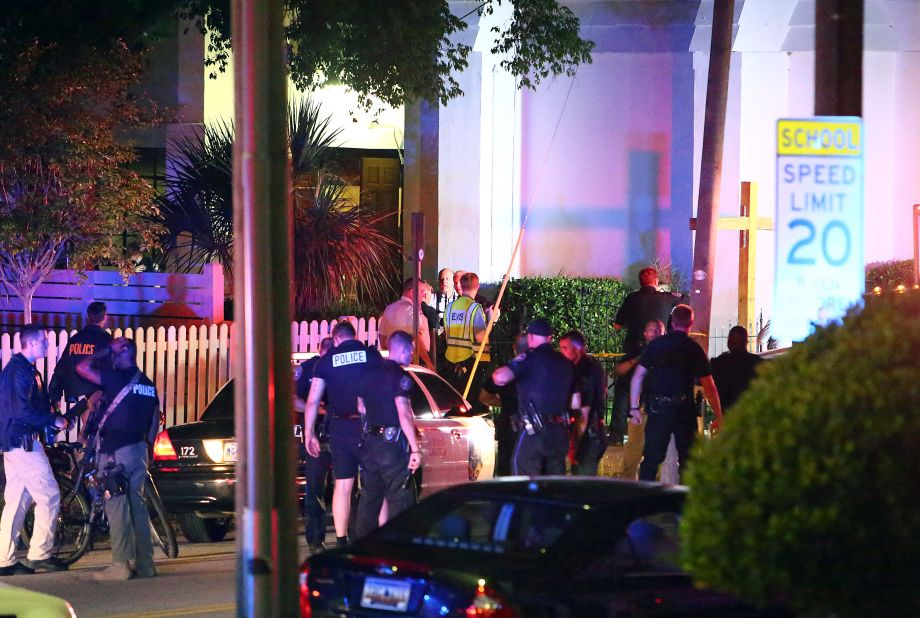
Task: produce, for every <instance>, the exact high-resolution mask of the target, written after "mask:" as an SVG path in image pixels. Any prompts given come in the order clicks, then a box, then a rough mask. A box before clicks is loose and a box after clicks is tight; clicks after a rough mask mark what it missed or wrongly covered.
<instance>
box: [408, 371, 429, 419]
mask: <svg viewBox="0 0 920 618" xmlns="http://www.w3.org/2000/svg"><path fill="white" fill-rule="evenodd" d="M413 375H414V376H415V377H416V378H418V374H417V373H414V374H413ZM409 401H410V402H411V403H412V412H413V414H415V417H416V418H434V414H432V412H431V404H429V403H428V398H427V397H426V396H425V393H423V392H422V389H421V387H420V386H419V385H418V382H416V381H415V380H413V381H412V394H411V395H410V396H409Z"/></svg>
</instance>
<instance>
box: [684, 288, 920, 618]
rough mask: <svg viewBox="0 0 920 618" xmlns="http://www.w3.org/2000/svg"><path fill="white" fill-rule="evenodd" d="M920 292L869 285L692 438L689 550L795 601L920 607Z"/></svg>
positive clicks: (905, 610)
mask: <svg viewBox="0 0 920 618" xmlns="http://www.w3.org/2000/svg"><path fill="white" fill-rule="evenodd" d="M918 358H920V294H918V293H907V294H903V295H889V296H882V297H878V298H870V299H868V301H867V306H866V308H865V309H864V310H863V311H862V312H861V313H860V312H856V311H853V312H851V314H850V315H848V316H847V318H846V319H845V321H844V324H843V326H830V327H827V328H823V329H820V330H818V331H817V332H816V333H815V334H814V335H812V336H811V337H809V338H808V339H807V340H806V341H805V342H804V343H803V344H801V345H799V346H796V347H794V348H793V349H792V350H791V351H790V352H789V353H787V354H785V355H784V356H782V357H780V358H778V359H776V360H772V361H769V362H767V363H765V366H764V367H762V369H761V371H760V373H759V375H758V377H757V378H756V379H755V381H754V382H753V383H752V385H751V388H750V389H749V390H748V391H747V392H746V393H745V394H744V395H743V396H742V398H741V400H740V401H739V402H738V403H737V404H736V406H735V407H733V408H732V410H731V412H729V414H728V415H727V419H726V425H725V428H724V432H723V434H722V435H721V436H720V437H718V438H717V439H715V440H712V441H707V443H706V444H700V445H698V447H697V450H696V451H695V458H694V459H693V460H692V461H691V462H690V469H689V475H688V484H689V485H690V486H691V487H692V489H691V492H690V494H689V497H688V499H687V506H686V509H685V513H684V518H683V524H682V525H683V531H682V533H683V539H684V547H683V553H684V555H683V561H684V565H685V566H686V568H687V569H688V570H689V571H690V572H691V573H692V574H693V575H694V576H695V578H696V579H697V580H698V581H699V582H700V583H702V584H704V585H708V586H712V587H716V588H719V589H723V590H726V591H728V592H732V593H734V594H737V595H739V596H741V597H744V598H747V599H749V600H751V601H754V602H758V603H762V604H766V603H770V602H773V601H785V602H789V603H791V604H792V606H793V607H794V608H795V609H796V610H798V611H799V612H801V613H802V614H803V615H815V616H828V615H836V616H881V615H885V616H908V615H911V616H917V615H920V593H918V591H920V585H918V582H920V566H918V564H920V562H918V560H920V491H918V490H917V484H918V479H920V414H918V402H920V362H918Z"/></svg>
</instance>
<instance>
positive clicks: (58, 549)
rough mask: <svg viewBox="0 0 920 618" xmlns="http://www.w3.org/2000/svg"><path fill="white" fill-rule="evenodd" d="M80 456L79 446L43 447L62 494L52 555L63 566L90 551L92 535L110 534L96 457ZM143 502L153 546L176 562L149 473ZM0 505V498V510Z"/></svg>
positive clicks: (27, 530)
mask: <svg viewBox="0 0 920 618" xmlns="http://www.w3.org/2000/svg"><path fill="white" fill-rule="evenodd" d="M81 452H84V453H85V449H84V448H83V445H82V444H80V443H78V442H56V443H54V444H52V445H51V446H46V447H45V453H46V454H47V455H48V461H49V462H50V464H51V469H52V471H53V472H54V477H55V479H56V480H57V482H58V487H59V488H60V493H61V510H60V514H59V515H58V525H57V531H56V534H55V544H54V550H53V555H54V556H55V557H56V558H58V559H59V560H61V561H62V562H64V563H66V564H73V563H74V562H76V561H77V560H79V559H80V558H81V557H82V556H83V555H84V554H85V553H86V552H87V551H89V550H90V549H91V548H92V546H93V541H94V537H95V533H99V534H108V531H109V525H108V520H107V519H106V516H105V508H104V503H103V492H104V490H103V487H102V481H101V479H99V478H98V477H97V475H96V472H97V471H96V466H95V457H94V455H95V453H93V452H90V453H88V454H85V456H84V457H83V458H82V459H81V460H79V461H78V459H77V454H78V453H81ZM144 498H145V501H146V503H147V512H148V513H149V515H150V533H151V538H152V540H153V544H154V546H156V547H159V548H160V550H161V551H162V552H163V554H164V555H165V556H166V557H167V558H175V557H176V556H178V555H179V545H178V543H177V541H176V533H175V531H174V530H173V529H172V525H171V524H170V523H169V517H168V515H167V513H166V508H165V507H164V506H163V501H162V500H161V499H160V494H159V492H157V489H156V485H155V484H154V483H153V478H151V476H150V473H149V472H148V473H147V481H146V484H145V487H144ZM2 504H3V498H2V494H0V508H2ZM32 517H33V514H32V512H31V511H30V512H29V514H28V515H27V517H26V522H25V525H24V526H23V531H22V534H21V536H22V538H23V539H25V540H27V539H28V538H29V537H31V532H32Z"/></svg>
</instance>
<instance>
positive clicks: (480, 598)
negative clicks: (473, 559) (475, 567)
mask: <svg viewBox="0 0 920 618" xmlns="http://www.w3.org/2000/svg"><path fill="white" fill-rule="evenodd" d="M465 614H466V616H467V618H519V616H518V613H517V612H516V611H515V610H514V609H513V608H512V607H511V606H510V604H509V603H508V602H507V601H505V600H504V599H503V598H502V597H501V596H500V595H499V594H498V593H497V592H495V590H492V589H491V588H489V587H488V586H486V581H485V580H484V579H480V580H479V586H477V588H476V596H474V597H473V602H472V603H470V604H469V606H468V607H467V608H466V612H465Z"/></svg>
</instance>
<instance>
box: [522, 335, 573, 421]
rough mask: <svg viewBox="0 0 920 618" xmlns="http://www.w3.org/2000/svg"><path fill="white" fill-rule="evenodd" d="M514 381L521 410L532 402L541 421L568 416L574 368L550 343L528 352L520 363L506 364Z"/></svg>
mask: <svg viewBox="0 0 920 618" xmlns="http://www.w3.org/2000/svg"><path fill="white" fill-rule="evenodd" d="M508 368H509V369H510V370H511V372H512V373H513V374H514V379H515V380H516V381H517V390H518V399H519V400H520V403H521V406H523V405H525V404H524V402H525V401H528V400H529V401H531V402H533V404H534V407H535V408H536V409H537V412H539V413H540V414H542V415H543V416H544V417H552V416H562V415H567V414H568V411H569V405H570V402H571V395H572V392H573V382H574V373H575V372H574V367H573V366H572V363H570V362H569V360H568V359H567V358H566V357H565V356H563V355H562V354H561V353H560V352H557V351H556V350H554V349H553V345H552V344H551V343H544V344H543V345H541V346H537V347H536V348H534V349H533V350H528V351H527V352H526V353H525V354H524V358H522V359H521V360H517V359H515V360H513V361H511V362H509V363H508Z"/></svg>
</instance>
